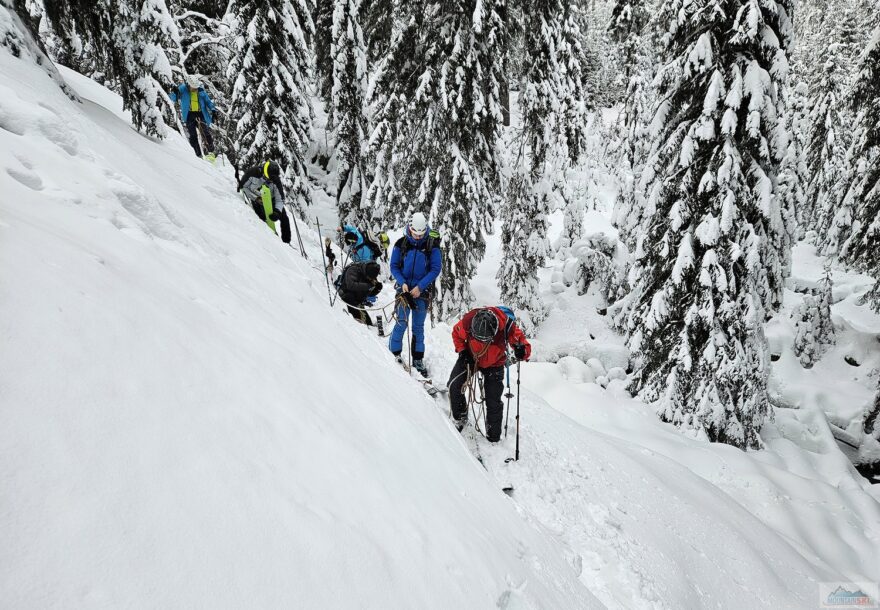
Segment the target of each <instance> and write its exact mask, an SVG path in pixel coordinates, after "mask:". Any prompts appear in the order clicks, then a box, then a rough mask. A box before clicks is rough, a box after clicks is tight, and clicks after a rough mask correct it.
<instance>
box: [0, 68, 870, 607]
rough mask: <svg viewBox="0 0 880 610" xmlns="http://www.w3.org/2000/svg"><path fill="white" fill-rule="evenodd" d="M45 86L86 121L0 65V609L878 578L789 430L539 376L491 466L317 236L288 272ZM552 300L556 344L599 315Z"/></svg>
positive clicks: (279, 254) (156, 156) (328, 602)
mask: <svg viewBox="0 0 880 610" xmlns="http://www.w3.org/2000/svg"><path fill="white" fill-rule="evenodd" d="M62 73H63V74H64V76H65V78H67V79H68V81H69V82H70V83H71V85H72V86H73V87H74V89H76V90H77V91H78V93H79V94H80V95H81V96H82V97H83V99H84V102H83V104H82V105H79V104H76V103H73V102H71V101H69V100H68V99H67V98H65V97H64V96H63V94H62V93H61V92H60V91H59V90H58V89H57V87H56V86H55V85H54V84H53V83H52V82H51V81H50V80H49V78H48V77H47V76H46V75H45V74H44V73H43V72H41V71H40V70H39V69H37V68H34V67H32V66H28V65H27V64H25V63H23V62H20V61H17V60H14V59H12V58H11V57H9V56H8V55H7V54H5V51H0V193H2V197H0V265H2V273H0V321H2V331H3V341H2V344H0V481H2V484H0V485H2V486H0V541H2V545H0V607H4V608H5V607H14V608H37V607H40V608H42V607H65V608H68V607H89V608H93V607H95V608H118V607H143V608H153V607H204V608H225V607H228V608H241V607H249V608H278V607H296V608H474V609H482V608H493V607H502V608H510V609H519V608H547V609H554V610H555V609H562V610H565V609H568V608H572V609H574V608H593V607H596V608H598V607H602V606H607V607H612V608H634V607H638V608H681V607H698V606H700V607H727V608H741V607H761V606H765V607H773V608H803V607H810V606H813V605H816V604H817V600H818V598H817V593H818V583H819V582H822V581H833V580H855V579H868V580H876V579H877V578H878V577H880V574H878V572H880V568H878V565H880V557H878V551H877V549H878V542H880V538H878V532H880V509H878V506H877V503H876V501H875V500H874V499H873V498H871V497H870V496H869V495H868V494H867V493H865V491H864V490H863V488H862V486H861V485H860V484H859V483H858V482H857V481H856V480H855V479H854V478H852V477H851V476H850V470H851V468H849V467H848V465H847V464H846V460H845V458H843V457H842V456H841V455H840V454H839V453H837V454H833V453H831V452H833V451H836V448H835V447H834V443H833V440H831V439H830V438H826V437H827V436H828V435H827V434H825V433H823V432H822V428H821V426H818V427H817V426H815V425H813V423H811V422H803V421H800V420H798V419H797V417H796V416H794V415H793V416H792V417H791V418H790V419H785V420H784V421H782V422H779V423H778V424H777V425H774V426H771V427H770V428H768V436H767V441H768V445H769V447H770V448H769V449H768V451H766V452H761V453H760V454H754V453H743V452H740V451H737V450H735V449H732V448H730V447H723V446H712V445H708V444H705V443H701V442H699V441H695V440H693V439H689V438H687V437H685V436H683V435H681V434H679V433H678V432H676V431H674V430H672V429H670V428H669V427H668V426H665V425H663V424H660V423H659V422H658V421H657V420H656V417H654V415H653V413H652V412H651V411H650V409H648V408H646V407H645V405H643V404H642V403H640V402H638V401H634V400H632V399H630V398H628V397H626V396H624V395H623V394H622V393H621V392H620V391H619V385H620V384H619V383H615V384H612V386H609V389H608V390H605V389H602V388H600V387H599V386H597V385H596V384H595V383H586V380H587V379H588V378H589V377H590V375H588V374H587V373H586V372H581V373H578V371H577V370H576V367H573V366H572V361H570V360H569V361H567V362H568V364H567V368H566V367H563V366H560V365H555V364H550V363H534V364H528V365H525V366H524V367H523V377H524V385H523V396H522V398H523V400H522V408H523V439H522V441H523V443H522V444H523V456H524V459H523V460H521V461H520V462H518V463H516V464H512V465H505V464H504V462H503V460H504V458H505V457H507V456H508V455H509V454H510V453H511V450H512V439H508V440H507V441H506V442H505V443H504V444H502V445H501V446H500V447H497V448H492V449H488V448H486V449H487V451H486V457H487V463H488V464H489V469H490V473H489V474H487V473H486V471H484V470H483V469H482V468H481V467H480V466H479V465H478V464H477V463H476V461H475V460H474V459H473V458H472V457H471V456H470V454H469V453H468V452H467V449H466V446H465V443H464V442H463V441H462V439H461V437H460V436H459V435H458V434H457V433H455V432H454V430H453V428H452V427H451V426H450V425H449V423H448V422H447V420H446V417H445V413H444V408H443V405H442V403H440V402H434V401H432V400H431V399H429V398H428V397H427V396H426V395H425V393H424V392H423V391H422V390H421V388H420V386H419V385H418V384H416V383H414V382H411V381H409V380H408V379H407V377H406V375H405V374H404V373H403V372H402V371H401V370H399V369H398V368H397V367H396V366H395V365H393V363H392V360H391V357H390V356H389V354H388V352H387V350H386V349H385V348H384V346H383V344H382V343H381V342H380V341H377V340H376V338H375V337H374V336H373V335H372V334H371V333H370V332H369V331H368V330H367V329H366V328H364V327H361V326H358V325H355V324H353V323H352V322H351V321H350V319H347V318H346V317H344V316H343V315H342V314H341V312H340V311H339V310H338V309H336V310H331V309H330V308H328V307H327V305H326V297H327V295H326V287H325V284H324V280H323V277H322V274H321V272H320V271H319V270H318V269H317V267H318V266H319V264H318V263H316V262H313V261H318V260H320V254H319V250H318V240H317V239H316V238H315V237H313V235H312V231H311V230H306V228H305V227H303V229H304V231H305V235H304V237H305V239H306V245H307V248H308V250H309V255H310V260H309V261H306V260H303V259H302V258H301V257H300V256H299V254H298V253H297V252H296V251H294V250H293V249H292V248H289V247H287V246H285V245H283V244H282V243H281V242H280V240H278V239H277V238H275V237H273V236H272V235H271V234H270V233H269V232H268V231H267V230H266V227H265V225H264V224H263V223H261V222H260V221H259V220H258V219H257V218H256V217H255V216H254V215H253V213H252V212H251V211H250V210H249V209H248V208H246V207H245V206H244V205H243V204H242V203H241V202H240V201H239V199H238V198H237V196H236V195H235V192H234V183H233V181H232V177H231V171H230V170H229V169H228V168H226V167H222V166H218V167H213V166H210V165H208V164H206V163H204V162H201V161H199V160H197V159H195V158H193V156H192V152H191V150H190V149H189V147H188V145H187V144H186V142H185V141H184V140H183V139H182V138H180V137H178V136H174V137H172V138H170V139H169V140H167V141H165V142H161V143H159V142H155V141H152V140H150V139H148V138H144V137H143V136H141V135H139V134H137V133H136V132H135V131H134V130H133V129H131V127H130V126H129V125H128V123H127V122H126V119H125V114H124V113H122V112H121V108H120V103H119V99H118V98H117V97H116V96H115V95H113V94H112V93H109V92H108V91H106V90H105V89H103V88H102V87H100V86H98V85H96V84H95V83H93V82H91V81H89V80H87V79H85V78H83V77H81V76H79V75H76V74H74V73H72V72H70V71H67V70H63V71H62ZM318 212H319V213H321V214H322V216H323V217H327V216H328V213H327V212H328V211H327V210H318ZM491 256H497V255H496V254H492V253H490V254H489V257H491ZM491 272H492V270H491V269H490V270H488V271H487V273H491ZM480 282H482V285H484V286H489V281H488V279H487V278H482V279H481V280H480ZM487 292H491V291H489V290H488V289H487ZM566 299H567V301H566V307H565V308H563V309H559V310H557V311H555V312H554V314H553V315H554V316H555V320H554V319H553V318H551V321H550V322H549V323H548V329H549V330H548V333H547V336H546V337H545V341H546V342H553V343H554V344H555V343H556V342H555V341H554V335H553V332H551V331H553V329H554V328H555V329H556V331H554V332H557V333H558V334H559V335H560V337H561V336H563V335H571V334H573V333H574V332H575V330H576V329H574V328H570V327H569V326H568V325H567V324H565V323H564V320H562V319H560V316H569V317H572V316H582V315H583V318H584V319H588V320H589V321H590V324H593V323H595V324H599V323H600V322H599V321H597V319H596V316H595V314H594V313H593V314H591V316H588V315H587V313H586V312H587V308H589V309H594V308H592V305H591V304H590V303H589V301H587V300H584V299H576V298H572V297H566ZM563 329H565V332H563ZM448 331H449V328H448V326H446V325H443V324H440V325H438V327H437V328H436V329H434V331H432V333H431V338H430V342H431V345H432V348H431V352H430V353H429V363H430V364H431V366H432V367H433V368H434V369H435V370H436V371H438V373H439V372H445V371H446V370H448V368H449V366H450V365H451V355H450V349H449V343H450V342H449V334H448ZM597 336H598V337H599V338H600V339H602V340H608V341H611V339H610V337H609V336H608V333H607V331H603V330H597ZM568 339H571V340H575V339H576V337H574V336H568ZM611 347H612V348H613V347H614V346H611ZM548 349H549V348H548ZM608 353H615V352H614V350H613V349H611V350H610V351H609V352H608ZM575 373H577V374H575ZM823 434H824V436H823ZM774 435H775V436H774ZM796 435H801V436H805V437H807V438H808V439H809V440H810V441H811V442H813V443H815V445H816V451H815V453H810V452H807V451H805V450H803V449H802V448H801V446H802V445H803V443H800V444H799V445H796V444H795V443H794V442H793V441H792V440H790V439H791V438H792V437H794V436H796ZM502 479H505V480H506V481H512V482H513V483H515V485H516V491H515V492H514V498H513V500H511V499H510V498H507V497H506V496H505V495H503V494H502V493H501V492H500V491H499V490H498V484H497V482H498V481H499V480H502Z"/></svg>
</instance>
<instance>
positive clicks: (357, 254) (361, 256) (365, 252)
mask: <svg viewBox="0 0 880 610" xmlns="http://www.w3.org/2000/svg"><path fill="white" fill-rule="evenodd" d="M342 231H343V233H354V234H355V235H357V241H356V242H355V243H354V245H352V246H349V248H348V255H349V256H350V257H351V260H352V262H355V263H368V262H370V261H374V260H376V253H375V252H373V249H372V248H371V247H369V246H368V245H367V244H366V243H365V242H364V236H363V234H362V233H361V232H360V231H358V230H357V228H356V227H353V226H351V225H342Z"/></svg>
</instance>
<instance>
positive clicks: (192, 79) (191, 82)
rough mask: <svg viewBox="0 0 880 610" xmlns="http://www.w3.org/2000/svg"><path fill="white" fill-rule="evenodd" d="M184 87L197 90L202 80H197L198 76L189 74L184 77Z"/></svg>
mask: <svg viewBox="0 0 880 610" xmlns="http://www.w3.org/2000/svg"><path fill="white" fill-rule="evenodd" d="M186 85H187V86H188V87H189V88H190V89H198V88H199V87H201V86H202V79H201V78H199V75H198V74H190V75H189V76H187V77H186Z"/></svg>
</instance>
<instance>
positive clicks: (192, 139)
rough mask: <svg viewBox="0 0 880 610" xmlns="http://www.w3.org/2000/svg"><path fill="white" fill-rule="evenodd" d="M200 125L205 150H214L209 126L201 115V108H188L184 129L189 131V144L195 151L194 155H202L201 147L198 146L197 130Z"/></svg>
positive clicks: (210, 151)
mask: <svg viewBox="0 0 880 610" xmlns="http://www.w3.org/2000/svg"><path fill="white" fill-rule="evenodd" d="M200 126H201V130H202V137H203V138H205V148H207V151H206V152H209V153H212V152H214V138H212V137H211V128H210V127H208V124H207V123H205V117H203V116H202V111H201V110H190V111H189V114H188V115H186V130H187V131H188V132H189V145H190V146H192V147H193V150H194V151H196V156H197V157H201V156H202V149H201V147H200V146H199V133H198V130H199V128H200Z"/></svg>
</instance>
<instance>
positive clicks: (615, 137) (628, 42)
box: [608, 0, 652, 250]
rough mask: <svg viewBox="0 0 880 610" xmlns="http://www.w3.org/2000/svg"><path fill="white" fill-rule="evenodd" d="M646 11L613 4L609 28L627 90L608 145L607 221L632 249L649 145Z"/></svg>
mask: <svg viewBox="0 0 880 610" xmlns="http://www.w3.org/2000/svg"><path fill="white" fill-rule="evenodd" d="M647 8H648V7H647V1H646V0H617V1H616V2H615V4H614V7H613V8H612V11H611V24H610V25H609V28H608V30H609V33H610V34H611V36H612V38H613V39H614V40H615V41H616V42H617V44H618V48H619V49H620V52H619V53H620V68H621V78H622V79H623V81H624V83H625V87H626V89H625V93H624V96H623V100H622V106H621V110H620V114H619V115H618V117H617V120H616V121H615V124H614V126H613V128H612V130H611V134H610V139H611V141H610V142H609V143H608V149H609V153H610V157H611V158H610V165H611V168H612V171H614V173H615V174H616V175H617V178H618V184H619V190H618V194H617V200H616V202H615V205H614V212H613V214H612V223H613V224H614V226H615V227H617V229H618V231H619V236H620V240H621V241H622V242H624V243H625V244H626V245H627V247H628V248H630V249H631V250H632V249H634V248H635V239H636V235H635V229H636V227H638V226H639V223H640V220H641V218H642V213H641V212H642V206H641V202H640V201H639V197H638V189H637V185H638V183H639V181H640V178H641V169H642V165H643V164H644V160H645V156H646V154H647V147H648V142H647V137H646V125H645V123H646V119H647V116H648V113H649V112H650V108H649V104H650V99H649V98H650V78H651V67H652V66H651V61H650V59H649V53H648V43H647V40H646V37H645V36H643V30H644V28H645V25H646V24H647V22H648V13H647Z"/></svg>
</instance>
